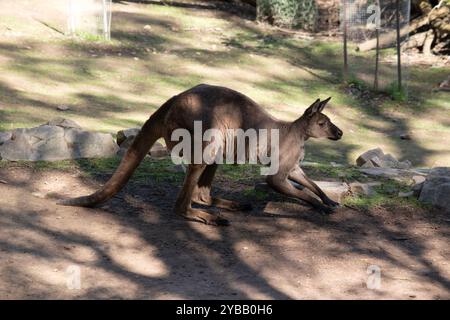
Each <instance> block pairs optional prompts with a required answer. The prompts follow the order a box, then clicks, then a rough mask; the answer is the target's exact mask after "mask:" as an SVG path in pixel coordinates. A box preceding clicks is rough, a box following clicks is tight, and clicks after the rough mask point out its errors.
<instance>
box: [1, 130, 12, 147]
mask: <svg viewBox="0 0 450 320" xmlns="http://www.w3.org/2000/svg"><path fill="white" fill-rule="evenodd" d="M11 137H12V132H11V131H5V132H0V145H2V144H3V143H5V142H6V141H8V140H10V139H11Z"/></svg>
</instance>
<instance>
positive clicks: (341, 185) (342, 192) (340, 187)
mask: <svg viewBox="0 0 450 320" xmlns="http://www.w3.org/2000/svg"><path fill="white" fill-rule="evenodd" d="M315 182H316V184H317V185H318V186H319V187H320V189H322V190H323V192H325V193H326V195H327V196H328V197H329V198H330V199H331V200H334V201H336V202H339V203H340V202H342V199H343V198H344V197H345V196H347V195H348V194H349V193H350V187H349V185H348V184H347V183H345V182H329V181H315Z"/></svg>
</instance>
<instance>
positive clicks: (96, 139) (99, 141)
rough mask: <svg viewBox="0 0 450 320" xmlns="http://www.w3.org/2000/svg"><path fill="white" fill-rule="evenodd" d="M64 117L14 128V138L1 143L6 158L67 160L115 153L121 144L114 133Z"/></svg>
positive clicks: (16, 159) (1, 152) (3, 156)
mask: <svg viewBox="0 0 450 320" xmlns="http://www.w3.org/2000/svg"><path fill="white" fill-rule="evenodd" d="M76 126H78V125H77V124H76V123H75V122H73V121H71V120H67V119H63V118H57V119H53V120H51V121H49V122H48V123H47V124H44V125H41V126H39V127H35V128H29V129H16V130H13V131H12V134H11V139H9V140H7V141H6V142H4V143H3V144H1V145H0V155H1V157H2V158H3V159H5V160H10V161H18V160H29V161H38V160H50V161H53V160H65V159H77V158H98V157H110V156H113V155H115V153H116V152H117V149H118V146H117V145H116V143H115V142H114V139H113V138H112V136H111V135H110V134H106V133H98V132H89V131H83V130H81V129H78V128H75V127H76Z"/></svg>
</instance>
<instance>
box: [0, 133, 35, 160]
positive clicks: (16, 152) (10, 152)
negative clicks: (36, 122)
mask: <svg viewBox="0 0 450 320" xmlns="http://www.w3.org/2000/svg"><path fill="white" fill-rule="evenodd" d="M0 155H1V157H2V159H4V160H10V161H18V160H33V159H34V158H36V155H35V151H34V149H33V148H32V144H31V143H30V140H29V139H28V136H27V135H26V134H25V129H18V130H14V132H13V135H12V138H11V139H10V140H8V141H6V142H5V143H3V144H2V145H1V146H0Z"/></svg>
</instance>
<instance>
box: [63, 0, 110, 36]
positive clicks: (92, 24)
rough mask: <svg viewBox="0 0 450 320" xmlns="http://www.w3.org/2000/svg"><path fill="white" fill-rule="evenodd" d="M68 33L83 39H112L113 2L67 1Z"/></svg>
mask: <svg viewBox="0 0 450 320" xmlns="http://www.w3.org/2000/svg"><path fill="white" fill-rule="evenodd" d="M66 1H67V17H68V18H67V32H68V34H70V35H78V36H82V37H92V36H93V37H102V38H104V39H106V40H109V39H110V38H111V2H112V0H66Z"/></svg>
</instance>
